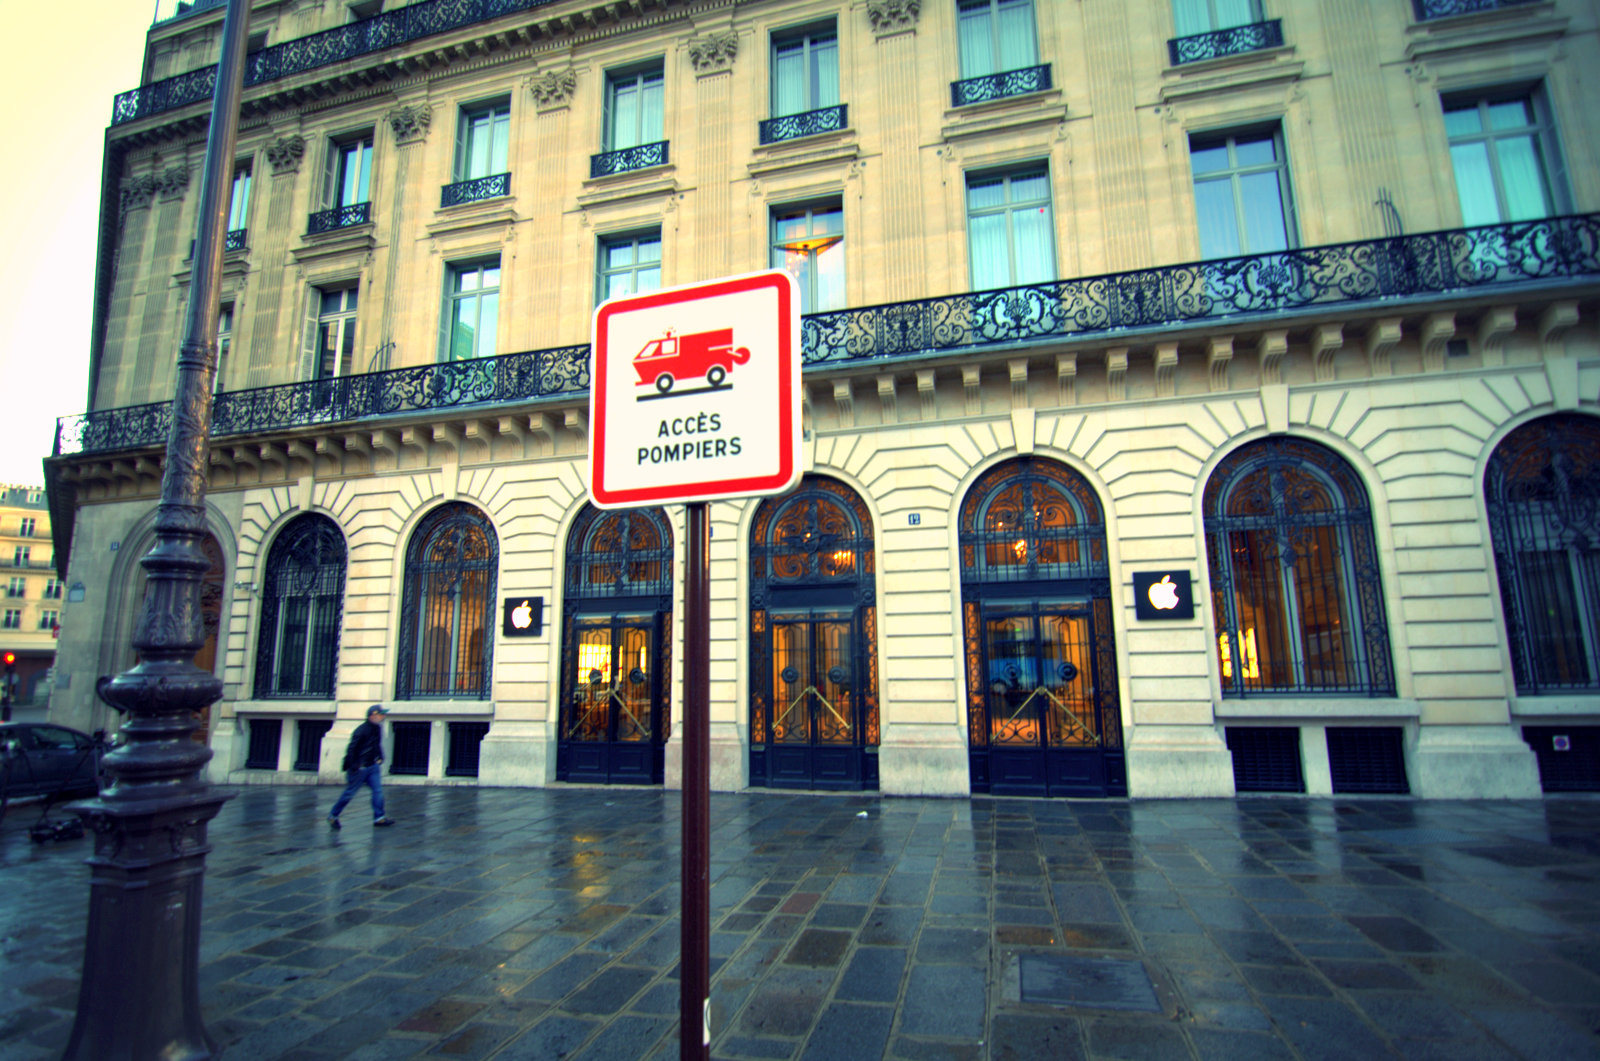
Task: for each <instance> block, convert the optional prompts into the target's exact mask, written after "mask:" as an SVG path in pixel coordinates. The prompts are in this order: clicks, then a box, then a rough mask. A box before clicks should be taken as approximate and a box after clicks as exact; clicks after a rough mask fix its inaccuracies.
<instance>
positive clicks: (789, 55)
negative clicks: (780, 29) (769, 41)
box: [772, 40, 806, 117]
mask: <svg viewBox="0 0 1600 1061" xmlns="http://www.w3.org/2000/svg"><path fill="white" fill-rule="evenodd" d="M772 51H773V56H772V114H773V116H774V117H781V116H783V115H785V114H798V113H800V112H801V111H803V110H805V91H806V89H805V43H804V41H798V40H796V41H785V42H783V43H782V44H776V45H774V46H773V49H772Z"/></svg>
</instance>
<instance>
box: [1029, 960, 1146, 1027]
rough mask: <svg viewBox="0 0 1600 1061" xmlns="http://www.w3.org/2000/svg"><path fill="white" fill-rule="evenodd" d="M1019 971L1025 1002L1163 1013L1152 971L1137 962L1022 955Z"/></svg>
mask: <svg viewBox="0 0 1600 1061" xmlns="http://www.w3.org/2000/svg"><path fill="white" fill-rule="evenodd" d="M1017 973H1018V978H1019V984H1018V986H1019V987H1020V989H1021V990H1020V994H1021V998H1022V1001H1024V1002H1043V1003H1045V1004H1047V1005H1052V1006H1087V1007H1089V1008H1091V1009H1121V1010H1136V1011H1139V1012H1142V1013H1160V1012H1161V1002H1160V1000H1159V999H1157V998H1156V988H1155V985H1154V984H1152V983H1151V982H1150V974H1149V973H1147V972H1145V971H1144V966H1143V965H1142V964H1140V963H1139V962H1136V961H1119V960H1117V959H1114V958H1073V957H1068V956H1066V955H1058V954H1020V955H1018V956H1017Z"/></svg>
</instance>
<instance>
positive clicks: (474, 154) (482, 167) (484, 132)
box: [455, 100, 511, 181]
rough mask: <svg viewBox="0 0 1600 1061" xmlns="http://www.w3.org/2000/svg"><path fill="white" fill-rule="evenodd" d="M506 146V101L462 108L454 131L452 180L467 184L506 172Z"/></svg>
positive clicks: (508, 136) (508, 120)
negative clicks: (454, 149) (454, 161)
mask: <svg viewBox="0 0 1600 1061" xmlns="http://www.w3.org/2000/svg"><path fill="white" fill-rule="evenodd" d="M510 142H511V103H510V101H509V100H497V101H495V102H493V103H484V104H479V105H478V106H474V107H463V108H462V109H461V122H460V124H459V125H458V126H457V127H456V166H455V179H456V180H458V181H469V180H475V179H477V178H478V177H492V176H494V175H496V174H500V173H504V172H506V148H507V146H508V145H509V144H510Z"/></svg>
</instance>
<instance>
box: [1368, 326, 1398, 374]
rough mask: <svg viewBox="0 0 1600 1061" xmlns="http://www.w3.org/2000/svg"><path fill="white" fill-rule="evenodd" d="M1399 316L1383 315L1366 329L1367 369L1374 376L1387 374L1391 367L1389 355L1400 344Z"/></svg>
mask: <svg viewBox="0 0 1600 1061" xmlns="http://www.w3.org/2000/svg"><path fill="white" fill-rule="evenodd" d="M1400 335H1401V325H1400V318H1399V317H1383V318H1381V319H1380V320H1377V321H1374V322H1373V325H1372V327H1371V328H1369V329H1367V370H1368V371H1369V372H1371V373H1372V374H1373V375H1374V376H1387V375H1389V374H1390V373H1391V372H1392V371H1393V369H1392V368H1391V367H1390V364H1389V355H1390V354H1391V353H1393V352H1394V348H1395V347H1396V346H1398V345H1400Z"/></svg>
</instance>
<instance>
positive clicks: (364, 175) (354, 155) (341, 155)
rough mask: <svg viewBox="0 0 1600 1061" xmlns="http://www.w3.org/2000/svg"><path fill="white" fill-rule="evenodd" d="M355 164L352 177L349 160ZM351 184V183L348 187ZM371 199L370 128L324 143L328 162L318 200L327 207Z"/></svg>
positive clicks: (357, 203) (344, 205) (349, 204)
mask: <svg viewBox="0 0 1600 1061" xmlns="http://www.w3.org/2000/svg"><path fill="white" fill-rule="evenodd" d="M352 161H353V162H354V164H355V177H354V181H353V182H352V180H351V172H350V170H351V163H352ZM352 184H353V187H352ZM371 200H372V132H371V130H368V131H366V132H364V133H358V134H356V135H355V136H348V137H342V138H339V139H336V140H331V141H329V143H328V164H327V168H326V169H325V170H324V172H323V175H322V202H323V205H324V206H325V207H326V208H327V209H330V210H336V209H339V208H341V207H346V206H359V205H361V204H362V203H366V202H371Z"/></svg>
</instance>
